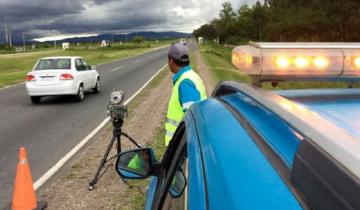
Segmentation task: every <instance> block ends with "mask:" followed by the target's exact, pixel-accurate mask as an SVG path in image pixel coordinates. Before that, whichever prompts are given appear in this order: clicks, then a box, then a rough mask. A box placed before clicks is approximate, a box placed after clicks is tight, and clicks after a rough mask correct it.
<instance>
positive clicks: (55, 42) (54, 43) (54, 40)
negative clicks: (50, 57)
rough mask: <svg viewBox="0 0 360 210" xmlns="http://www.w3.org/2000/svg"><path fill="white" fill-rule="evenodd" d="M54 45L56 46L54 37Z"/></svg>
mask: <svg viewBox="0 0 360 210" xmlns="http://www.w3.org/2000/svg"><path fill="white" fill-rule="evenodd" d="M54 47H55V48H56V40H55V39H54Z"/></svg>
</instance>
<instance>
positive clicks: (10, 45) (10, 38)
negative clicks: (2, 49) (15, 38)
mask: <svg viewBox="0 0 360 210" xmlns="http://www.w3.org/2000/svg"><path fill="white" fill-rule="evenodd" d="M9 37H10V39H9V41H10V42H9V44H10V47H12V40H11V31H9Z"/></svg>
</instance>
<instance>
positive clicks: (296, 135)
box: [145, 82, 360, 210]
mask: <svg viewBox="0 0 360 210" xmlns="http://www.w3.org/2000/svg"><path fill="white" fill-rule="evenodd" d="M251 91H253V92H251ZM255 93H256V94H259V95H260V97H257V95H256V94H255ZM265 99H269V100H268V101H265ZM359 105H360V90H358V89H352V90H347V89H341V90H338V89H335V90H301V91H300V90H286V91H265V90H258V89H257V88H256V87H251V85H246V84H241V83H236V82H223V83H222V84H221V85H219V86H218V88H217V90H215V91H214V94H213V97H210V98H209V99H207V100H205V101H202V102H200V103H197V104H194V105H193V106H192V107H191V110H189V111H188V112H187V114H186V115H185V117H184V119H183V124H184V127H185V134H184V135H185V137H186V150H187V155H186V157H187V167H186V168H187V169H186V170H187V172H186V174H187V175H186V178H187V189H186V190H185V192H184V194H186V199H185V200H184V201H183V202H185V203H184V206H186V207H187V208H188V209H196V210H199V209H308V208H314V209H348V208H349V209H351V208H355V209H356V208H357V207H359V206H360V204H359V200H358V199H357V198H358V197H357V196H359V195H360V187H359V186H360V184H359V178H358V176H357V174H356V173H357V172H356V170H357V169H356V167H358V166H354V168H349V166H347V165H346V161H345V162H344V161H343V160H338V159H337V156H336V155H338V154H335V153H336V151H335V150H336V148H335V150H332V148H329V149H328V148H327V143H326V141H325V143H323V142H321V141H322V140H323V139H321V141H320V140H319V141H318V140H317V138H322V137H323V136H327V135H328V134H327V133H324V130H326V129H330V128H334V129H335V128H336V129H338V130H339V132H342V133H340V134H339V132H337V133H338V134H339V135H343V137H344V139H337V141H341V140H344V141H346V138H350V137H351V138H352V137H354V138H355V139H357V140H360V129H359V128H360V127H359V125H360V106H359ZM349 110H351V112H350V111H349ZM314 119H315V120H314ZM307 120H308V121H307ZM316 121H317V122H316ZM324 122H326V123H324ZM316 123H319V127H318V128H317V126H314V125H316ZM334 132H335V131H334ZM329 133H330V131H329ZM349 136H350V137H349ZM329 138H330V140H333V138H332V137H329ZM330 140H329V141H330ZM335 140H336V139H335ZM335 143H336V142H335ZM324 145H325V146H324ZM330 145H331V144H330ZM169 147H171V145H170V146H169ZM349 150H350V148H349ZM334 151H335V152H334ZM357 157H358V156H357ZM357 157H355V158H357ZM343 162H344V164H342V163H343ZM158 181H159V180H158V177H156V176H153V177H152V178H151V182H150V185H149V188H148V192H147V199H146V204H145V209H153V208H154V203H153V202H154V200H155V199H157V195H156V188H157V186H158V185H159V183H158Z"/></svg>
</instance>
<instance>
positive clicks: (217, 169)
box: [189, 98, 300, 209]
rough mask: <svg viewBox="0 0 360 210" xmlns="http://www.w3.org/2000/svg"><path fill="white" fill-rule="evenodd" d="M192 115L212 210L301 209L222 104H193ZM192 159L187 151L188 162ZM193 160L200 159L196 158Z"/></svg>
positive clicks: (206, 102) (262, 155) (245, 132)
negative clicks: (285, 207)
mask: <svg viewBox="0 0 360 210" xmlns="http://www.w3.org/2000/svg"><path fill="white" fill-rule="evenodd" d="M191 113H192V114H193V115H194V119H195V124H196V126H195V127H196V129H197V132H198V136H199V139H198V141H199V144H200V147H201V151H202V153H201V154H200V155H201V156H202V157H201V158H202V159H203V165H204V171H205V172H204V173H205V177H206V179H205V181H206V182H207V183H209V184H207V185H206V187H205V188H206V190H207V196H208V202H209V206H210V207H211V208H212V209H281V208H282V207H284V206H291V208H292V209H300V205H299V203H298V201H297V200H296V198H295V197H294V195H293V194H292V193H291V191H290V190H289V188H288V187H287V186H286V184H285V183H284V182H283V181H282V178H281V177H280V176H279V174H278V173H277V171H276V170H275V169H274V168H273V167H272V165H271V163H270V162H269V161H268V160H267V158H266V157H265V156H264V154H263V153H262V152H261V150H260V149H259V148H258V147H257V145H256V143H255V142H254V141H253V140H252V139H251V137H250V136H249V135H248V133H247V131H246V130H245V129H244V128H243V127H242V126H241V125H240V124H239V122H238V120H237V119H236V117H235V116H234V115H233V114H232V113H231V112H230V111H229V110H228V109H226V108H225V107H224V105H223V104H222V103H221V102H219V101H218V100H216V99H213V98H210V99H208V100H206V101H203V102H200V103H197V104H194V105H193V106H192V108H191ZM209 113H212V114H211V115H210V114H209ZM189 124H191V123H189ZM189 130H191V129H189ZM191 136H193V135H191ZM191 155H193V152H191V151H190V152H189V158H190V160H189V161H191ZM195 158H200V157H199V154H198V155H197V157H195ZM192 184H193V183H189V186H190V187H191V185H192ZM219 195H223V196H226V198H221V197H219ZM189 197H190V198H191V195H190V196H189ZM190 198H189V199H190Z"/></svg>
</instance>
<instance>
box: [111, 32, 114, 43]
mask: <svg viewBox="0 0 360 210" xmlns="http://www.w3.org/2000/svg"><path fill="white" fill-rule="evenodd" d="M112 43H114V34H111V44H112Z"/></svg>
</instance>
